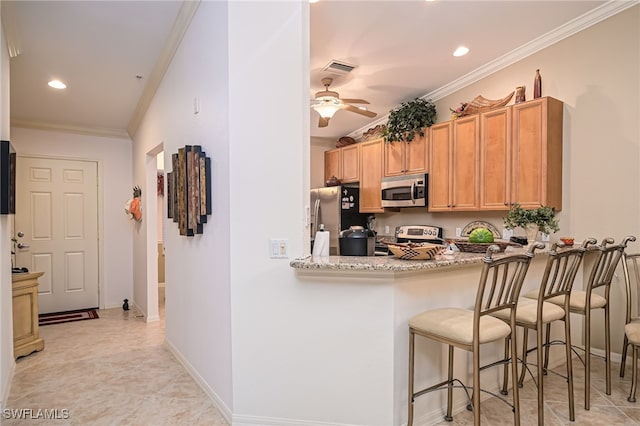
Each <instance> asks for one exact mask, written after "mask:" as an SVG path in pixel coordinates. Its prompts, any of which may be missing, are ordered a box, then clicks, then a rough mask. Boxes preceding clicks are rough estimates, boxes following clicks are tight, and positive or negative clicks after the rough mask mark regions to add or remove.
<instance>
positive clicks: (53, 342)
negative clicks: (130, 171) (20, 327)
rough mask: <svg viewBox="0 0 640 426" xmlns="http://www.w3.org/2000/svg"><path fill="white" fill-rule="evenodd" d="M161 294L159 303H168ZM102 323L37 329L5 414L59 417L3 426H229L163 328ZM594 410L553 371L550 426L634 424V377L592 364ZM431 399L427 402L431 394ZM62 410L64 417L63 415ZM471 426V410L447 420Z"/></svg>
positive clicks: (532, 406)
mask: <svg viewBox="0 0 640 426" xmlns="http://www.w3.org/2000/svg"><path fill="white" fill-rule="evenodd" d="M162 290H163V289H162V288H161V292H160V295H159V296H160V300H161V301H163V300H164V293H163V291H162ZM99 315H100V319H97V320H89V321H79V322H72V323H67V324H59V325H50V326H46V327H42V328H40V335H41V336H42V337H43V339H44V340H45V350H44V351H43V352H36V353H33V354H31V355H29V356H27V357H23V358H20V359H19V360H18V361H17V363H16V370H15V375H14V378H13V382H12V386H11V391H10V393H9V398H8V402H7V406H6V407H5V408H7V409H32V410H33V411H32V413H33V417H37V410H38V409H48V410H58V411H57V414H58V417H66V415H65V413H68V418H66V419H60V418H59V419H58V420H42V419H37V418H35V419H26V420H25V419H24V418H23V419H7V418H5V415H4V413H3V415H2V416H1V417H0V423H1V424H2V425H20V426H23V425H38V426H44V425H47V426H49V425H83V426H84V425H133V426H147V425H149V426H160V425H171V426H175V425H189V426H197V425H207V426H209V425H211V426H223V425H228V423H227V422H226V421H225V420H224V418H223V417H222V415H221V414H220V413H219V412H218V410H216V408H215V407H214V406H213V404H212V402H211V400H210V399H209V398H208V397H207V396H206V395H205V393H204V392H203V391H202V390H201V389H200V387H199V386H198V385H197V384H196V383H195V382H194V381H193V379H192V378H191V377H190V376H189V374H188V373H187V372H186V371H185V369H184V368H183V367H182V366H181V365H180V364H179V363H178V362H177V361H176V359H175V358H174V357H173V355H172V354H171V353H170V352H169V351H168V350H167V349H166V348H165V347H164V346H163V340H164V306H163V304H162V303H161V307H160V317H161V321H159V322H155V323H148V324H147V323H145V322H144V320H143V319H142V318H139V317H137V316H136V312H135V311H127V312H125V311H122V309H119V308H117V309H107V310H101V311H99ZM592 368H593V374H592V393H591V410H590V411H585V410H584V408H583V407H584V405H583V399H584V369H583V368H582V365H581V364H580V362H574V369H575V372H574V374H575V400H576V421H575V422H570V421H569V417H568V408H567V396H566V383H565V381H564V379H562V378H560V377H558V376H555V375H553V374H550V375H549V376H548V377H547V378H546V381H545V394H546V398H545V424H546V425H567V424H568V425H640V396H639V402H638V403H635V404H634V403H629V402H627V396H628V393H629V389H630V385H631V379H630V370H629V369H628V370H627V374H626V377H625V378H620V377H619V374H618V368H619V365H618V364H615V363H614V365H613V374H612V394H611V395H605V392H604V362H603V361H600V360H598V359H595V358H594V360H593V361H592ZM427 397H428V396H427ZM520 404H521V407H522V416H521V418H522V425H523V426H525V425H536V424H537V402H536V389H535V387H534V386H533V384H532V382H531V381H528V382H526V383H525V386H524V388H523V389H522V390H521V392H520ZM482 407H483V413H482V423H483V424H485V425H492V426H493V425H496V426H499V425H510V424H512V423H513V421H512V419H513V418H512V414H511V411H510V409H509V407H508V406H507V405H505V404H504V403H502V402H500V401H497V400H496V399H495V398H492V399H489V400H487V401H485V402H483V405H482ZM63 410H68V411H66V412H65V411H63ZM438 424H439V425H452V424H455V425H472V424H473V415H472V413H471V412H463V413H460V414H458V415H456V416H455V417H454V421H453V423H448V422H445V421H442V422H441V423H438Z"/></svg>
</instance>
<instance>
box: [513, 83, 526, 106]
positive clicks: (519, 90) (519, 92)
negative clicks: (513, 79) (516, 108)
mask: <svg viewBox="0 0 640 426" xmlns="http://www.w3.org/2000/svg"><path fill="white" fill-rule="evenodd" d="M525 90H526V88H525V86H518V87H516V100H515V103H517V104H519V103H520V102H524V101H526V100H527V98H526V96H525V94H524V92H525Z"/></svg>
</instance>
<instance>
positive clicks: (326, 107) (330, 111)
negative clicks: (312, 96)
mask: <svg viewBox="0 0 640 426" xmlns="http://www.w3.org/2000/svg"><path fill="white" fill-rule="evenodd" d="M313 109H315V110H316V111H317V113H318V114H320V117H322V118H331V117H333V115H334V114H335V113H336V111H338V110H339V109H340V106H339V105H336V104H333V103H321V104H318V105H314V106H313Z"/></svg>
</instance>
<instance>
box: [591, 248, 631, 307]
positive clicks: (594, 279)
mask: <svg viewBox="0 0 640 426" xmlns="http://www.w3.org/2000/svg"><path fill="white" fill-rule="evenodd" d="M635 240H636V238H635V237H633V236H628V237H625V238H624V240H622V242H621V243H620V244H617V245H613V246H609V247H607V246H606V245H607V244H613V239H612V238H605V239H604V240H602V243H601V244H600V245H599V246H597V250H598V257H597V259H596V262H595V263H594V265H593V267H592V268H591V273H590V274H589V281H588V282H587V300H588V298H589V297H590V296H591V291H592V290H593V289H595V288H598V287H605V298H606V299H607V300H609V291H610V290H611V281H612V280H613V274H614V273H615V271H616V267H617V266H618V262H619V261H620V258H621V257H622V255H623V253H624V250H625V249H626V248H627V243H628V242H630V241H635Z"/></svg>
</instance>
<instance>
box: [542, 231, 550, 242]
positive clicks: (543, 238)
mask: <svg viewBox="0 0 640 426" xmlns="http://www.w3.org/2000/svg"><path fill="white" fill-rule="evenodd" d="M549 239H550V237H549V234H545V233H544V232H541V233H540V240H541V241H542V242H544V243H548V242H549Z"/></svg>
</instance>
